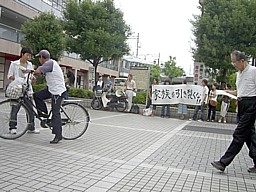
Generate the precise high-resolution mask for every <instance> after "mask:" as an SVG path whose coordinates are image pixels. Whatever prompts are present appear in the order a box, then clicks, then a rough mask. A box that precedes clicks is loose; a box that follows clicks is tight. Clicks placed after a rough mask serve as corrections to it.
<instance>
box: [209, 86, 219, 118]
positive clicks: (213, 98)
mask: <svg viewBox="0 0 256 192" xmlns="http://www.w3.org/2000/svg"><path fill="white" fill-rule="evenodd" d="M216 89H217V83H213V85H212V90H211V91H210V94H209V103H208V107H209V108H208V118H207V121H212V122H214V121H215V115H216V106H217V98H218V95H217V93H216ZM211 112H212V114H211Z"/></svg>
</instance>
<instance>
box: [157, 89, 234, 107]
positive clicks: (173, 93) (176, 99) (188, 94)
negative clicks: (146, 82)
mask: <svg viewBox="0 0 256 192" xmlns="http://www.w3.org/2000/svg"><path fill="white" fill-rule="evenodd" d="M202 92H203V87H202V86H200V85H186V84H180V85H153V87H152V103H153V104H155V105H163V104H178V103H183V104H187V105H201V100H202ZM216 93H217V95H226V96H229V97H230V98H232V99H237V97H236V96H234V95H231V94H229V93H226V92H225V91H223V90H217V91H216Z"/></svg>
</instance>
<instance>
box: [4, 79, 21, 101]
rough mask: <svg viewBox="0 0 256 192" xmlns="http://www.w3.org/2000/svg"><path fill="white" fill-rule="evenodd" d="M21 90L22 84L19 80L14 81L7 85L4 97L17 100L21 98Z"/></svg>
mask: <svg viewBox="0 0 256 192" xmlns="http://www.w3.org/2000/svg"><path fill="white" fill-rule="evenodd" d="M23 90H24V84H23V82H21V80H14V81H12V82H11V83H10V84H9V85H8V87H7V89H6V91H5V96H6V97H9V98H10V99H18V98H20V97H22V94H23Z"/></svg>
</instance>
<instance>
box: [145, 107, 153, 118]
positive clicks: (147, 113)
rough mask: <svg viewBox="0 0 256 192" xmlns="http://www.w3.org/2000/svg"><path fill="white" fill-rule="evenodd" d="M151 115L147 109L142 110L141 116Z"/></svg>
mask: <svg viewBox="0 0 256 192" xmlns="http://www.w3.org/2000/svg"><path fill="white" fill-rule="evenodd" d="M151 114H152V111H151V109H150V108H148V109H143V115H145V116H150V115H151Z"/></svg>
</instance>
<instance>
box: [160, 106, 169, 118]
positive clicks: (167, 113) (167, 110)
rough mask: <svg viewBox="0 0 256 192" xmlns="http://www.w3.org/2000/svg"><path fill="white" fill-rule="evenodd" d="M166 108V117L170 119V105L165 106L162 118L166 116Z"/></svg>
mask: <svg viewBox="0 0 256 192" xmlns="http://www.w3.org/2000/svg"><path fill="white" fill-rule="evenodd" d="M165 107H166V116H167V117H170V105H163V106H162V110H161V116H165Z"/></svg>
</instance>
